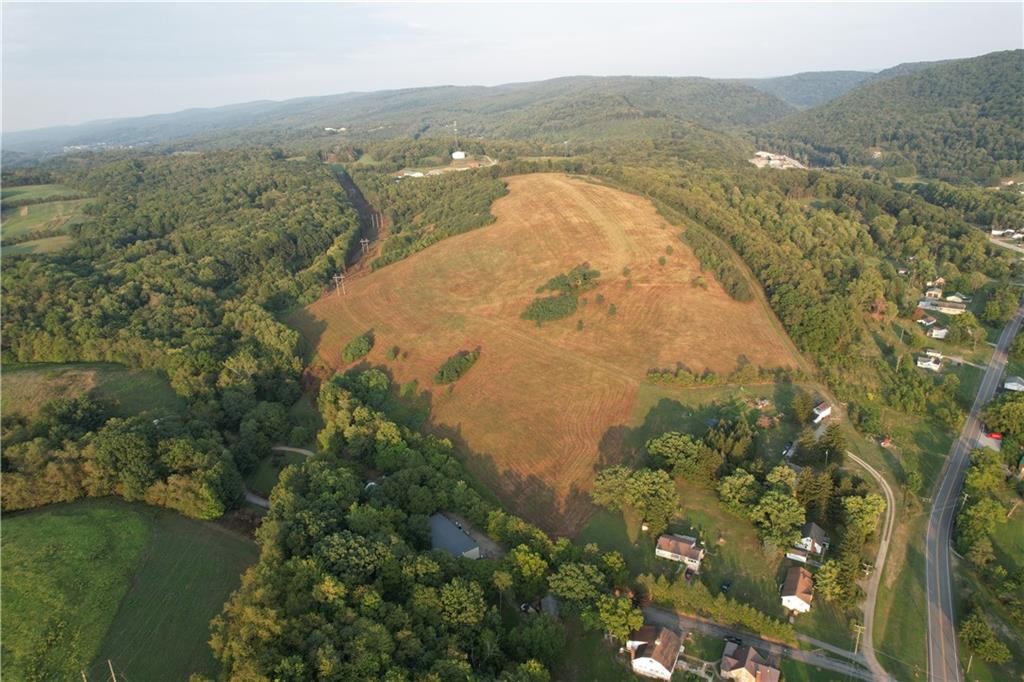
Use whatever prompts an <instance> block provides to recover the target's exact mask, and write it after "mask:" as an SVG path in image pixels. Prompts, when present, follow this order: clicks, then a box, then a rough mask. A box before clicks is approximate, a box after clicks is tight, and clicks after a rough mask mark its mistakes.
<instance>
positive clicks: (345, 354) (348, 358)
mask: <svg viewBox="0 0 1024 682" xmlns="http://www.w3.org/2000/svg"><path fill="white" fill-rule="evenodd" d="M372 348H373V334H371V333H370V332H366V333H365V334H360V335H359V336H357V337H355V338H354V339H352V340H351V341H349V342H348V343H347V344H345V348H344V349H342V351H341V359H342V360H344V361H345V362H355V361H356V360H358V359H359V358H361V357H363V356H364V355H366V354H367V353H369V352H370V350H371V349H372Z"/></svg>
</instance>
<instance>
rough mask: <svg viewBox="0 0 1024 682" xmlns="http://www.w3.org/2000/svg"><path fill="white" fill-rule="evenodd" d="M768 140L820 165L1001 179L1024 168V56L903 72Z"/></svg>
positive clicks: (770, 130) (775, 130) (768, 134)
mask: <svg viewBox="0 0 1024 682" xmlns="http://www.w3.org/2000/svg"><path fill="white" fill-rule="evenodd" d="M758 140H759V143H760V144H761V145H764V146H770V147H771V148H772V149H773V150H775V151H784V152H786V153H788V154H790V155H795V156H797V157H799V158H802V159H804V160H807V161H810V162H811V163H814V164H816V165H838V164H848V163H853V164H870V165H875V166H878V167H881V168H887V169H890V170H891V171H892V172H893V173H894V174H896V175H901V176H908V175H915V174H920V175H924V176H928V177H935V178H941V179H947V180H951V181H954V182H962V181H964V180H965V179H971V180H975V181H977V182H985V183H991V182H994V181H996V180H998V179H999V178H1000V177H1005V176H1007V175H1011V174H1013V173H1016V172H1018V171H1020V170H1022V169H1024V50H1013V51H1006V52H994V53H991V54H988V55H984V56H981V57H974V58H971V59H958V60H950V61H943V62H935V63H930V64H928V63H926V64H905V65H900V66H898V67H894V68H893V69H889V70H887V71H883V72H881V73H879V74H877V76H875V77H873V78H871V79H869V80H868V81H867V82H866V83H865V84H864V85H862V86H860V87H858V88H856V89H854V90H851V91H850V92H848V93H847V94H845V95H843V96H841V97H839V98H838V99H835V100H833V101H831V102H828V103H826V104H823V105H820V106H817V107H814V108H812V109H808V110H805V111H802V112H799V113H796V114H793V115H791V116H787V117H786V118H784V119H782V120H779V121H775V122H771V123H769V124H767V125H765V126H763V127H762V128H761V129H760V130H759V131H758Z"/></svg>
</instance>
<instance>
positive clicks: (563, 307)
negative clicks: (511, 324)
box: [520, 263, 604, 326]
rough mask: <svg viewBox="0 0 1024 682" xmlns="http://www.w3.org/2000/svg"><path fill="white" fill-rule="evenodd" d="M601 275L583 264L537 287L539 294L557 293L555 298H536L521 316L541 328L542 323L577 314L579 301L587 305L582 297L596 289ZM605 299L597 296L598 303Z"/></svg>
mask: <svg viewBox="0 0 1024 682" xmlns="http://www.w3.org/2000/svg"><path fill="white" fill-rule="evenodd" d="M600 275H601V273H600V272H598V271H597V270H591V269H590V265H589V264H587V263H581V264H580V265H577V266H576V267H574V268H573V269H572V270H570V271H569V272H567V273H565V274H561V275H558V276H556V277H552V278H551V279H549V280H548V281H547V282H546V283H545V284H543V285H541V286H539V287H537V293H538V294H539V293H542V292H545V291H553V292H555V295H554V296H547V297H545V298H535V299H533V301H531V302H530V304H529V305H528V306H526V310H524V311H523V312H522V314H520V317H521V318H522V319H524V320H533V321H534V322H536V323H537V326H540V324H541V322H548V321H550V320H561V319H563V318H566V317H569V316H571V315H572V314H574V313H575V312H576V308H577V301H580V302H581V303H583V304H586V302H587V299H585V298H584V299H580V295H581V294H582V293H583V292H585V291H588V290H589V289H592V288H594V285H595V282H596V281H597V278H598V277H599V276H600ZM603 300H604V297H603V296H601V295H600V294H598V295H597V302H598V303H600V302H601V301H603Z"/></svg>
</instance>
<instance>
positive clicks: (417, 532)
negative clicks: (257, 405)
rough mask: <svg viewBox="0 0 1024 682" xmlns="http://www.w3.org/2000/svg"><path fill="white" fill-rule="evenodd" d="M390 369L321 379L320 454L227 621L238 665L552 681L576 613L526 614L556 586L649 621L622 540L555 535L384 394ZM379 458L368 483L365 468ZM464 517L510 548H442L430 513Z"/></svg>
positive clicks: (584, 605)
mask: <svg viewBox="0 0 1024 682" xmlns="http://www.w3.org/2000/svg"><path fill="white" fill-rule="evenodd" d="M388 389H389V386H388V379H387V376H386V375H385V374H384V373H383V372H381V371H380V370H377V369H370V370H366V371H364V372H361V373H349V374H346V375H338V376H336V377H335V378H334V379H333V380H331V381H328V382H325V383H324V384H323V386H322V387H321V391H320V398H319V404H320V409H321V411H322V415H323V418H324V423H325V426H324V430H323V431H322V432H321V433H320V434H319V436H318V439H319V442H320V445H321V454H318V455H317V456H316V457H313V458H310V459H308V460H306V461H305V462H304V463H303V464H302V465H301V466H298V467H289V468H287V469H285V471H284V472H282V475H281V479H280V483H279V484H278V486H277V488H276V489H275V490H274V494H273V496H272V499H271V508H270V512H269V514H268V515H267V517H266V519H265V520H264V522H263V525H262V526H261V527H260V529H259V531H258V538H259V542H260V544H261V547H262V551H261V555H260V561H259V563H258V564H257V565H256V566H255V567H254V568H252V569H250V570H249V571H248V572H247V573H246V574H245V576H244V577H243V580H242V586H241V588H240V589H239V590H238V591H237V592H236V593H235V594H234V595H233V596H232V598H231V600H230V601H229V602H228V604H227V605H226V606H225V608H224V612H223V613H222V614H221V615H220V616H219V617H218V618H217V619H216V620H215V623H214V636H213V640H212V644H213V648H214V651H215V653H216V655H217V657H218V658H219V659H220V661H221V662H222V663H223V665H224V672H225V675H227V676H229V677H232V678H241V677H244V678H247V679H248V678H252V679H268V678H275V679H294V680H299V679H302V680H306V679H322V680H327V679H381V680H405V679H411V678H417V679H438V680H440V679H469V678H472V679H479V680H504V681H508V682H513V681H515V682H518V681H522V682H535V681H536V682H542V681H544V680H548V679H550V674H549V671H550V670H551V669H552V668H553V667H554V666H556V665H557V664H558V663H559V662H560V661H561V657H562V654H563V651H564V645H565V632H564V630H563V626H562V625H561V624H560V623H559V622H558V621H555V620H553V619H551V618H550V617H548V616H547V615H544V614H539V613H532V614H524V613H522V612H521V611H520V608H519V605H520V604H521V603H524V602H526V603H530V604H536V603H537V602H538V601H539V599H540V598H541V597H542V596H544V595H546V594H548V593H550V594H552V595H554V596H556V597H557V598H558V600H559V602H560V608H561V609H562V612H563V614H577V615H578V616H579V617H580V619H581V620H582V622H583V623H584V624H585V626H587V627H593V628H597V629H599V630H601V631H608V632H611V633H613V634H614V635H615V636H616V637H617V638H619V639H620V640H624V638H625V637H626V636H627V635H628V633H629V632H630V631H631V630H633V629H635V628H636V627H638V626H639V625H640V624H642V622H643V616H642V614H641V612H640V611H639V609H637V608H636V607H635V606H634V605H633V603H632V600H631V599H630V598H629V597H627V596H617V593H618V591H621V590H622V589H624V588H625V587H626V584H627V581H628V573H627V571H626V567H625V562H624V560H623V558H622V557H621V555H619V554H618V553H617V552H600V551H598V549H597V547H596V546H593V545H588V546H579V545H573V544H572V543H570V542H569V541H568V540H565V539H561V540H557V541H555V540H552V539H551V538H549V537H548V536H547V535H546V534H544V533H543V532H542V531H540V530H539V529H537V528H535V527H533V526H531V525H530V524H528V523H526V522H524V521H522V520H520V519H518V518H516V517H513V516H511V515H509V514H506V513H505V512H503V511H501V510H499V509H496V508H495V507H494V506H493V505H492V504H491V503H490V502H489V501H487V499H485V498H484V497H482V496H481V495H480V494H478V493H477V492H476V490H474V489H473V487H472V486H471V485H470V484H469V482H468V479H467V476H466V473H465V471H464V470H463V468H462V466H461V465H460V464H459V462H458V460H457V459H456V458H455V457H454V455H453V453H452V448H451V444H450V443H449V442H448V441H446V440H442V439H439V438H436V437H433V436H424V435H420V434H418V433H415V432H412V431H409V430H408V429H406V428H404V427H401V426H399V425H398V424H396V423H394V422H392V421H390V420H389V419H388V418H387V416H386V415H385V414H383V413H382V412H380V411H379V407H380V406H381V405H382V404H383V401H384V399H386V396H387V392H388ZM371 470H372V471H373V472H374V476H376V477H377V478H376V480H374V481H372V482H371V483H372V484H370V483H368V482H367V481H366V479H365V474H364V473H363V472H366V471H371ZM440 511H448V512H454V513H458V514H461V515H462V516H464V517H465V518H466V519H468V520H469V521H470V522H471V523H472V524H474V526H476V527H477V528H478V529H486V531H487V533H488V534H489V535H490V536H491V537H492V538H494V539H495V540H496V541H498V542H499V543H501V544H502V545H504V547H505V548H507V549H508V553H507V555H505V556H504V557H502V558H497V557H490V558H484V559H481V560H477V561H472V560H468V559H462V558H459V559H456V558H454V557H452V556H451V555H449V554H447V553H446V552H444V551H441V550H434V551H432V550H431V549H430V547H431V542H430V529H429V525H428V517H429V516H430V515H431V514H434V513H436V512H440Z"/></svg>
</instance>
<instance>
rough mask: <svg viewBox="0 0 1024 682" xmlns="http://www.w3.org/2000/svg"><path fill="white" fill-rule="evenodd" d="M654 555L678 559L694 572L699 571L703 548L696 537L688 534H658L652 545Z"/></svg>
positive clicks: (670, 559) (673, 559) (672, 559)
mask: <svg viewBox="0 0 1024 682" xmlns="http://www.w3.org/2000/svg"><path fill="white" fill-rule="evenodd" d="M654 555H655V556H659V557H661V558H662V559H668V560H669V561H678V562H680V563H682V564H684V565H685V566H686V567H687V568H688V569H690V570H691V571H693V572H694V573H699V572H700V562H701V560H702V559H703V558H704V548H703V547H701V545H700V543H699V542H697V538H692V537H690V536H689V535H669V534H665V535H659V536H658V542H657V544H656V545H655V546H654Z"/></svg>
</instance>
